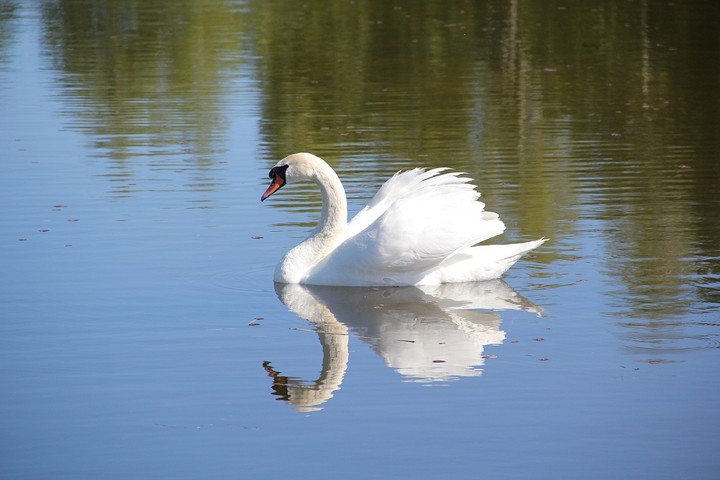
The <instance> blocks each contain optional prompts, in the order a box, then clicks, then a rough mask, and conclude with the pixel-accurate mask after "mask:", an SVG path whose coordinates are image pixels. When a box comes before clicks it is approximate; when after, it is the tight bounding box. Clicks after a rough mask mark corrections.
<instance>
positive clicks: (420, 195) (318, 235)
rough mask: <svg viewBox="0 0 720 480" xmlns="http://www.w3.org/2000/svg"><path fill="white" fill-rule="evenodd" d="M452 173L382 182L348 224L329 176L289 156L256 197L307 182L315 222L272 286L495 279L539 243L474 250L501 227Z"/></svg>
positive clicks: (313, 163)
mask: <svg viewBox="0 0 720 480" xmlns="http://www.w3.org/2000/svg"><path fill="white" fill-rule="evenodd" d="M461 175H462V174H461V173H459V172H448V171H447V169H443V168H435V169H432V170H425V169H421V168H415V169H412V170H408V171H404V172H399V173H397V174H395V175H394V176H393V177H391V178H390V179H389V180H387V181H386V182H385V184H384V185H383V186H382V187H381V188H380V190H378V192H377V193H376V194H375V196H374V197H373V199H372V200H371V201H370V203H369V204H368V205H367V206H366V207H365V208H363V209H362V210H361V211H360V212H358V214H357V215H356V216H355V217H354V218H353V219H352V221H350V222H349V223H348V221H347V199H346V197H345V190H344V189H343V186H342V183H341V182H340V179H339V178H338V176H337V174H336V173H335V171H334V170H333V169H332V168H331V167H330V166H329V165H328V164H327V163H325V161H323V160H322V159H321V158H319V157H316V156H315V155H312V154H309V153H296V154H293V155H290V156H288V157H286V158H284V159H282V160H281V161H280V162H278V163H277V164H276V165H275V167H273V169H272V170H271V171H270V177H271V178H272V179H273V181H272V183H271V184H270V186H269V187H268V189H267V191H266V192H265V194H264V195H263V197H262V200H265V199H266V198H267V197H269V196H270V195H272V194H273V193H275V192H276V191H277V190H278V189H279V188H280V187H282V186H283V185H285V184H286V183H293V182H295V181H299V180H310V181H313V182H315V183H316V184H317V185H318V186H319V187H320V191H321V193H322V201H323V206H322V215H321V219H320V222H319V223H318V225H317V227H316V228H315V230H314V231H313V233H312V234H311V235H310V237H308V239H307V240H305V241H304V242H302V243H301V244H299V245H298V246H296V247H295V248H293V249H292V250H290V251H289V252H288V253H287V254H285V256H284V257H283V259H282V260H281V261H280V263H279V264H278V266H277V268H276V270H275V281H277V282H281V283H304V284H312V285H343V286H379V285H436V284H441V283H455V282H467V281H480V280H491V279H495V278H498V277H500V276H501V275H502V274H503V273H505V271H506V270H507V269H508V268H510V266H512V264H513V263H515V262H516V261H517V260H518V259H519V258H520V257H521V256H522V255H523V254H525V253H527V252H529V251H530V250H532V249H534V248H536V247H537V246H539V245H540V244H542V243H543V242H544V241H545V239H544V238H543V239H540V240H536V241H533V242H526V243H517V244H511V245H490V246H475V245H476V244H477V243H479V242H482V241H484V240H487V239H488V238H492V237H494V236H496V235H499V234H501V233H502V232H503V231H504V230H505V225H504V224H503V222H502V221H501V220H500V219H499V217H498V215H497V214H496V213H493V212H486V211H485V210H484V208H485V204H483V203H482V202H480V201H479V200H478V198H479V197H480V193H478V192H477V191H476V190H475V188H476V187H475V185H473V184H472V183H470V181H471V179H469V178H467V177H463V176H461Z"/></svg>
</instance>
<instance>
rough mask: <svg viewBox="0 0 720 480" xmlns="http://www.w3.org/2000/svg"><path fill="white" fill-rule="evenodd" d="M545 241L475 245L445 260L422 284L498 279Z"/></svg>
mask: <svg viewBox="0 0 720 480" xmlns="http://www.w3.org/2000/svg"><path fill="white" fill-rule="evenodd" d="M546 241H547V238H540V239H538V240H534V241H532V242H524V243H511V244H509V245H478V246H475V247H470V248H466V249H464V250H461V251H460V252H458V253H457V254H455V255H454V256H453V257H452V258H450V259H448V260H449V261H447V262H446V263H445V264H443V265H442V266H441V267H440V268H439V269H437V270H436V271H434V272H433V273H432V274H430V275H428V276H427V277H426V278H425V279H424V281H423V282H422V283H430V284H432V283H455V282H478V281H485V280H494V279H496V278H500V277H501V276H502V275H503V274H504V273H505V272H506V271H507V270H508V269H509V268H510V267H512V266H513V264H514V263H515V262H517V261H518V260H520V257H522V256H523V255H525V254H526V253H528V252H529V251H531V250H533V249H534V248H537V247H539V246H540V245H542V244H543V243H545V242H546Z"/></svg>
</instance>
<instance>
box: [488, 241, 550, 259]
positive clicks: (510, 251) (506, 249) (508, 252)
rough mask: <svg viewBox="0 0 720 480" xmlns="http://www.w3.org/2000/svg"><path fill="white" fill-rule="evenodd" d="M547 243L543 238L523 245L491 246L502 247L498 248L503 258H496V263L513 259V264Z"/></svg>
mask: <svg viewBox="0 0 720 480" xmlns="http://www.w3.org/2000/svg"><path fill="white" fill-rule="evenodd" d="M545 242H547V238H545V237H543V238H540V239H538V240H533V241H532V242H524V243H511V244H510V245H492V246H493V247H503V248H499V249H498V250H499V252H498V253H500V254H502V255H503V256H502V257H500V258H497V261H503V260H508V259H514V260H513V263H515V262H516V261H517V260H518V259H519V258H520V257H522V256H523V255H525V254H526V253H528V252H529V251H531V250H534V249H536V248H537V247H539V246H540V245H542V244H543V243H545Z"/></svg>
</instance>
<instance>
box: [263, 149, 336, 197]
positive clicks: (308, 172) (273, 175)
mask: <svg viewBox="0 0 720 480" xmlns="http://www.w3.org/2000/svg"><path fill="white" fill-rule="evenodd" d="M323 166H325V167H327V164H326V163H325V161H323V160H322V159H321V158H319V157H316V156H315V155H313V154H312V153H294V154H292V155H288V156H287V157H285V158H283V159H282V160H280V161H279V162H278V163H276V164H275V166H274V167H272V168H271V169H270V173H268V177H270V179H271V180H272V181H271V182H270V186H269V187H268V188H267V190H265V193H263V195H262V197H260V201H261V202H262V201H264V200H265V199H266V198H268V197H269V196H270V195H272V194H273V193H275V192H277V191H278V190H280V188H282V187H283V186H284V185H285V184H286V183H288V181H291V180H292V181H298V180H314V179H315V178H317V175H318V169H320V168H322V167H323Z"/></svg>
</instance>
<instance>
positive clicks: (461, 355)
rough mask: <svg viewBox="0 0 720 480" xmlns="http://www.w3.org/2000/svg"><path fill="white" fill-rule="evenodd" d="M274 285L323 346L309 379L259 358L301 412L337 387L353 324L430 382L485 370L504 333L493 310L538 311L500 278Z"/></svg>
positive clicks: (395, 361) (410, 375) (391, 358)
mask: <svg viewBox="0 0 720 480" xmlns="http://www.w3.org/2000/svg"><path fill="white" fill-rule="evenodd" d="M275 291H276V293H277V295H278V297H279V298H280V300H281V301H282V302H283V303H284V304H285V306H286V307H287V308H288V309H289V310H290V311H292V312H293V313H295V314H296V315H298V316H299V317H301V318H303V319H305V320H307V321H308V322H310V323H311V324H312V325H313V326H314V327H315V330H316V332H317V334H318V337H319V340H320V344H321V345H322V350H323V360H322V368H321V373H320V376H319V377H318V378H317V379H315V380H312V381H307V380H303V379H300V378H297V377H291V376H286V375H282V374H281V372H279V371H277V370H275V369H274V368H273V366H272V365H271V364H270V362H267V361H266V362H264V363H263V366H264V368H265V370H266V371H267V373H268V375H270V376H271V377H272V378H273V394H274V395H276V396H278V397H279V398H280V399H282V400H284V401H286V402H287V403H289V404H290V405H292V406H294V407H295V408H296V410H298V411H312V410H319V409H320V408H319V407H318V406H319V405H321V404H323V403H325V402H326V401H328V400H329V399H330V398H332V396H333V393H334V392H335V391H336V390H338V389H339V388H340V385H341V384H342V381H343V378H344V376H345V372H346V370H347V367H348V360H349V350H348V342H349V334H350V330H351V331H352V333H353V335H354V336H355V337H357V338H359V339H361V340H362V341H364V342H366V343H367V344H369V345H370V346H371V347H372V349H373V350H374V351H375V352H376V353H377V354H378V355H380V356H381V357H382V358H383V359H384V361H385V363H386V364H387V366H388V367H390V368H393V369H394V370H396V371H397V372H398V373H400V374H401V375H402V376H403V377H404V378H405V380H406V381H416V382H423V383H430V382H439V381H440V382H441V381H448V380H452V379H456V378H458V377H467V376H478V375H481V374H482V370H481V369H480V368H479V367H481V366H482V365H483V364H484V362H485V359H484V358H483V349H484V347H485V345H499V344H501V343H502V342H503V341H504V340H505V332H504V331H502V330H500V323H501V318H500V316H499V315H498V314H497V311H500V310H509V309H512V310H525V311H529V312H533V313H535V314H538V315H539V314H540V313H541V312H540V310H539V309H538V308H537V307H536V306H535V305H533V304H532V303H531V302H529V301H528V300H527V299H525V298H523V297H522V296H521V295H520V294H518V293H517V292H516V291H515V290H513V289H512V288H511V287H510V286H508V285H507V284H506V283H505V282H503V281H501V280H492V281H488V282H474V283H454V284H444V285H437V286H422V287H375V288H358V287H326V286H311V285H296V284H280V283H276V284H275Z"/></svg>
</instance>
